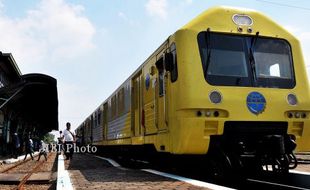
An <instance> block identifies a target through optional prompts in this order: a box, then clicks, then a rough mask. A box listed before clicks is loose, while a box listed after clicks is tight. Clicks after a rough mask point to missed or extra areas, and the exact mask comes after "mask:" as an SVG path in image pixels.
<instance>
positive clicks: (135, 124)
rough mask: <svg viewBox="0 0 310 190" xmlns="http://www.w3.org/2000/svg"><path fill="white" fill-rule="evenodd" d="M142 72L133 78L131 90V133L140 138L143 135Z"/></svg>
mask: <svg viewBox="0 0 310 190" xmlns="http://www.w3.org/2000/svg"><path fill="white" fill-rule="evenodd" d="M141 78H142V72H139V73H138V74H137V75H136V76H134V77H133V78H132V81H131V82H132V88H131V110H132V112H131V113H132V116H131V131H132V134H133V136H140V135H141V134H142V127H141V117H142V114H141V105H142V96H141V93H142V89H141V88H142V85H141Z"/></svg>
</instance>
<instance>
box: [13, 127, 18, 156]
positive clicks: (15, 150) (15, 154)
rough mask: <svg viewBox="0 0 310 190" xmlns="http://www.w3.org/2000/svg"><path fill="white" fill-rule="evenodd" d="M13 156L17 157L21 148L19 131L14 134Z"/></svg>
mask: <svg viewBox="0 0 310 190" xmlns="http://www.w3.org/2000/svg"><path fill="white" fill-rule="evenodd" d="M13 146H14V147H13V156H14V158H15V159H16V158H17V157H18V153H19V148H20V141H19V137H18V135H17V133H14V134H13Z"/></svg>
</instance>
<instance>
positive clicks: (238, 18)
mask: <svg viewBox="0 0 310 190" xmlns="http://www.w3.org/2000/svg"><path fill="white" fill-rule="evenodd" d="M232 20H233V21H234V23H235V24H236V25H238V26H251V25H252V24H253V20H252V18H251V17H250V16H248V15H243V14H235V15H233V16H232Z"/></svg>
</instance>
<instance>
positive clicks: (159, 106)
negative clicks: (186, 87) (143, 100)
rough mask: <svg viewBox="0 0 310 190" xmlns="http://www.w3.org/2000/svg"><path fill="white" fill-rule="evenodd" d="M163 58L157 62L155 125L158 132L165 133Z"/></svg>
mask: <svg viewBox="0 0 310 190" xmlns="http://www.w3.org/2000/svg"><path fill="white" fill-rule="evenodd" d="M163 62H164V58H163V56H161V57H160V58H159V59H158V60H157V62H156V65H157V71H158V73H157V82H156V95H155V102H156V125H157V128H158V131H159V132H162V131H166V130H167V129H168V127H167V114H168V110H167V92H168V91H169V90H168V89H167V87H168V86H167V85H168V84H167V77H166V72H165V70H164V67H163V65H164V64H163Z"/></svg>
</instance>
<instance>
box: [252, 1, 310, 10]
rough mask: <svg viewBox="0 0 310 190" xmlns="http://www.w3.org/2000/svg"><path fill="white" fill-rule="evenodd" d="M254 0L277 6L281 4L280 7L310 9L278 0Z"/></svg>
mask: <svg viewBox="0 0 310 190" xmlns="http://www.w3.org/2000/svg"><path fill="white" fill-rule="evenodd" d="M256 1H258V2H263V3H268V4H273V5H278V6H282V7H290V8H295V9H301V10H305V11H310V8H307V7H299V6H295V5H289V4H284V3H278V2H273V1H267V0H256Z"/></svg>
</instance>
